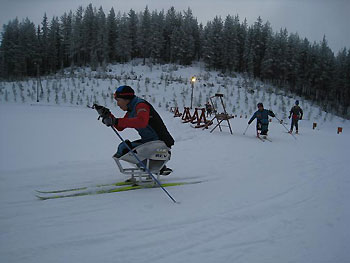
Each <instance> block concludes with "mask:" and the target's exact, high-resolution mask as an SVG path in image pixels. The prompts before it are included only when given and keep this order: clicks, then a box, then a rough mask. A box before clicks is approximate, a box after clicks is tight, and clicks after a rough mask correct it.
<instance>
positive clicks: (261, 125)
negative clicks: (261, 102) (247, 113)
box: [248, 109, 275, 135]
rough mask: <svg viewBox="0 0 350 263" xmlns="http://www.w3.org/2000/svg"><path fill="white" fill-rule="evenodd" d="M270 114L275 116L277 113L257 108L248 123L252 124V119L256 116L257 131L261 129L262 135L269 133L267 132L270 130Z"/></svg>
mask: <svg viewBox="0 0 350 263" xmlns="http://www.w3.org/2000/svg"><path fill="white" fill-rule="evenodd" d="M269 116H271V117H275V114H274V113H273V112H272V111H271V110H266V109H263V110H257V111H256V112H255V113H254V114H253V116H252V117H251V118H250V120H249V121H248V124H251V123H252V121H253V120H254V119H255V118H256V120H257V121H256V129H257V131H258V130H261V135H267V132H268V130H269V129H268V128H269Z"/></svg>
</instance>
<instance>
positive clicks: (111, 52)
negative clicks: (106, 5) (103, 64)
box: [106, 7, 117, 62]
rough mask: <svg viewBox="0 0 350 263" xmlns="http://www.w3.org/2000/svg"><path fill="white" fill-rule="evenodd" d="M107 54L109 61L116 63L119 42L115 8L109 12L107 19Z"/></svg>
mask: <svg viewBox="0 0 350 263" xmlns="http://www.w3.org/2000/svg"><path fill="white" fill-rule="evenodd" d="M106 31H107V54H108V61H109V62H114V61H115V59H116V57H117V50H116V42H117V21H116V17H115V13H114V9H113V7H112V8H111V10H110V11H109V14H108V17H107V30H106Z"/></svg>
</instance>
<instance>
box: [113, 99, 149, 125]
mask: <svg viewBox="0 0 350 263" xmlns="http://www.w3.org/2000/svg"><path fill="white" fill-rule="evenodd" d="M135 110H136V117H134V118H127V116H125V117H124V118H120V119H118V124H117V129H118V130H124V129H125V128H146V127H147V125H148V121H149V113H150V106H149V105H147V104H146V103H139V104H137V106H136V109H135Z"/></svg>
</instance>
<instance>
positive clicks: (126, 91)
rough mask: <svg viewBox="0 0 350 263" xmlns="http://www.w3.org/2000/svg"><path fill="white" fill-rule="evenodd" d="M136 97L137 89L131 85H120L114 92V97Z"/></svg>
mask: <svg viewBox="0 0 350 263" xmlns="http://www.w3.org/2000/svg"><path fill="white" fill-rule="evenodd" d="M134 97H135V91H134V90H133V89H132V88H131V87H130V86H126V85H123V86H120V87H118V88H117V89H116V91H115V92H114V99H117V98H121V99H126V100H132V99H133V98H134Z"/></svg>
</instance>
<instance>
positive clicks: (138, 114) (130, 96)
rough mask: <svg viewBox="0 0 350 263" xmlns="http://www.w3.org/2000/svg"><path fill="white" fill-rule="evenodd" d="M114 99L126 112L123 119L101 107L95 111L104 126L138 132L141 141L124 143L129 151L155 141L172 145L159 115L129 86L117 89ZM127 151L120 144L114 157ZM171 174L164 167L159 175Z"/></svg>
mask: <svg viewBox="0 0 350 263" xmlns="http://www.w3.org/2000/svg"><path fill="white" fill-rule="evenodd" d="M114 99H115V100H116V101H117V105H118V106H119V108H121V109H122V110H123V111H126V112H127V113H126V114H125V116H124V117H123V118H116V117H114V115H113V114H112V113H111V112H110V110H109V109H108V108H105V107H103V106H99V105H94V106H95V109H96V110H97V111H98V113H99V115H100V116H101V117H102V122H103V123H104V124H105V125H106V126H108V127H109V126H114V127H115V128H116V129H117V130H118V131H122V130H124V129H125V128H134V129H136V130H137V131H138V133H139V135H140V136H141V139H139V140H136V141H133V142H130V141H129V140H126V141H125V142H126V143H127V144H128V146H129V147H130V148H131V149H133V148H135V147H137V146H139V145H141V144H144V143H146V142H150V141H155V140H161V141H163V142H164V143H165V144H166V145H167V147H169V148H171V146H173V145H174V139H173V137H172V136H171V135H170V133H169V132H168V130H167V128H166V126H165V124H164V122H163V120H162V119H161V117H160V116H159V114H158V113H157V112H156V110H155V109H154V108H153V106H152V105H151V104H150V103H149V102H147V101H145V100H144V99H141V98H139V97H136V96H135V92H134V90H133V89H132V88H131V87H130V86H120V87H119V88H117V89H116V91H115V93H114ZM128 151H129V150H128V148H127V147H126V145H125V144H124V143H123V142H122V143H120V144H119V146H118V150H117V152H116V154H115V155H114V156H115V157H116V158H119V157H121V156H122V155H124V154H126V153H127V152H128ZM171 172H172V170H171V169H170V168H167V167H166V166H164V167H163V168H162V170H161V172H160V173H161V174H162V175H167V174H170V173H171Z"/></svg>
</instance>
